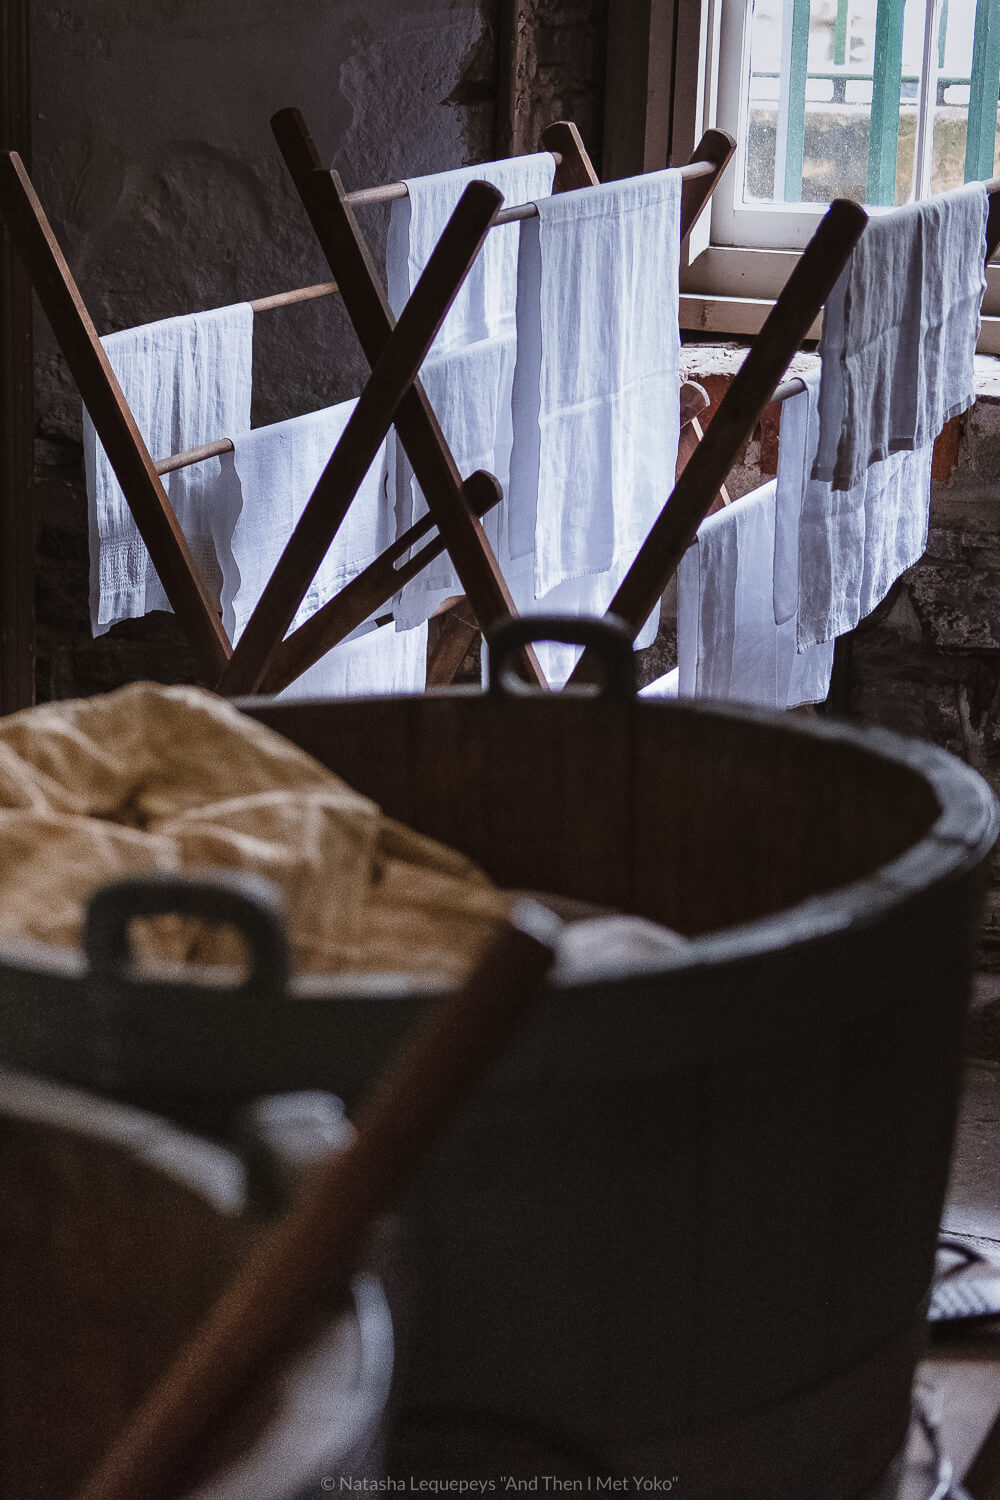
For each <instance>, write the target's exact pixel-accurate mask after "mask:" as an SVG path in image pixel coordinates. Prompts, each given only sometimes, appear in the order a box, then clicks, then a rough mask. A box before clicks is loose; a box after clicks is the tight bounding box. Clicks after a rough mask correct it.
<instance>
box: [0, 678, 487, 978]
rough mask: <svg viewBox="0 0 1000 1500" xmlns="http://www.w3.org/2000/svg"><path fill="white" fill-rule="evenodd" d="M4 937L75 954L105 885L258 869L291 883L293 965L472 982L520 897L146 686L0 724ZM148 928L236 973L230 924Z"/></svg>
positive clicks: (262, 746) (241, 721)
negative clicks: (472, 972)
mask: <svg viewBox="0 0 1000 1500" xmlns="http://www.w3.org/2000/svg"><path fill="white" fill-rule="evenodd" d="M0 851H2V852H0V933H5V934H7V935H9V936H12V935H18V936H25V937H32V938H37V939H40V940H41V941H43V942H47V943H54V944H58V945H60V946H63V947H76V946H78V945H79V941H80V929H81V923H82V919H83V912H84V907H85V904H86V902H87V899H88V897H89V896H90V895H91V894H92V892H93V891H94V890H96V889H97V888H98V887H99V886H100V885H103V884H104V883H105V882H107V881H109V880H113V879H116V878H118V877H120V876H122V875H131V874H135V873H138V872H142V871H149V870H171V871H184V870H188V871H201V870H205V869H206V868H209V867H215V868H219V867H221V868H224V869H227V870H250V871H253V872H254V873H255V874H257V875H263V876H266V877H267V878H268V879H269V880H271V881H273V882H274V884H275V885H276V886H277V887H278V888H279V889H280V890H281V892H282V893H283V896H284V903H285V923H286V927H287V931H288V936H289V941H290V944H291V948H292V962H293V966H294V968H295V969H296V970H297V971H298V972H312V973H325V974H329V973H337V972H358V971H368V972H377V973H385V972H403V971H405V972H408V973H414V972H415V973H424V974H433V975H441V976H448V977H452V978H458V977H461V976H464V975H465V974H466V973H467V972H468V970H469V968H470V967H471V966H472V965H473V964H474V963H475V961H476V959H477V958H478V957H479V955H480V954H481V953H482V952H483V951H484V949H485V948H486V947H487V946H488V944H489V942H490V941H491V939H492V938H493V937H494V936H495V935H496V929H497V924H498V923H499V922H500V921H501V920H502V919H503V917H504V916H505V915H506V913H507V911H508V909H509V904H510V903H509V898H505V897H504V896H503V895H502V894H501V893H500V892H499V891H497V890H496V889H495V888H494V887H493V886H492V885H491V884H490V882H489V881H488V880H487V879H486V877H485V876H484V875H483V874H482V873H481V872H480V871H479V870H478V869H477V868H476V867H475V866H474V865H472V864H471V863H470V862H469V861H468V860H467V859H465V858H464V857H463V856H462V855H459V854H456V853H454V852H453V851H451V850H449V849H447V848H445V847H444V846H443V845H441V844H437V843H434V842H433V841H432V840H430V839H425V838H423V837H422V836H421V835H419V834H416V833H413V832H411V831H410V830H408V829H406V828H404V827H402V826H401V825H400V824H398V823H395V822H393V821H392V820H391V819H389V818H386V817H384V816H383V814H382V813H381V811H380V810H379V808H378V807H377V806H376V805H375V804H374V803H373V802H370V801H369V800H368V799H367V798H366V797H362V796H361V795H359V793H357V792H354V791H352V790H351V788H350V787H348V786H346V785H345V783H344V782H342V781H340V780H339V779H338V778H337V777H336V776H334V775H332V774H331V773H330V772H329V771H327V770H326V769H324V767H322V766H321V765H319V764H318V762H316V761H314V760H313V759H312V758H311V756H308V755H306V754H305V753H304V752H303V751H301V750H299V749H297V748H296V747H295V746H294V745H292V744H290V743H289V742H288V741H287V740H285V739H283V738H282V737H281V736H280V735H278V734H275V733H274V732H273V731H271V730H269V729H267V728H265V727H264V726H263V725H260V724H257V723H255V722H254V721H253V720H251V719H248V718H246V717H245V716H244V715H242V714H240V713H239V712H237V710H236V709H234V708H232V707H231V706H230V705H229V704H227V703H225V702H224V701H223V700H222V699H220V698H217V697H215V696H214V695H213V694H211V693H207V692H203V691H202V690H200V689H198V688H186V687H180V688H165V687H158V686H155V685H153V684H148V683H138V684H135V685H133V686H130V687H125V688H121V689H119V690H118V691H117V692H113V693H108V694H106V695H105V696H102V697H98V698H89V699H83V700H79V701H74V702H68V703H57V704H48V705H45V706H43V707H40V708H33V709H26V710H24V711H23V712H21V713H17V714H13V715H11V716H10V717H9V718H6V719H3V720H0ZM137 925H141V928H142V936H141V939H140V947H141V948H142V949H143V951H146V949H147V947H148V951H149V952H150V953H152V954H155V955H156V956H159V957H162V958H165V959H169V960H171V961H174V962H193V963H205V964H216V963H218V964H229V963H233V962H234V961H236V958H237V956H238V954H239V945H238V942H237V940H236V938H235V937H234V935H233V934H231V933H228V932H227V931H226V930H225V929H219V928H212V927H208V926H206V925H205V924H202V923H199V922H198V921H197V920H194V919H190V918H181V917H176V918H175V917H169V918H157V919H155V920H154V921H150V922H144V923H142V924H137Z"/></svg>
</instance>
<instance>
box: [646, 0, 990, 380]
mask: <svg viewBox="0 0 1000 1500" xmlns="http://www.w3.org/2000/svg"><path fill="white" fill-rule="evenodd" d="M677 5H678V19H679V33H678V34H679V35H680V36H686V37H687V38H688V43H687V47H686V49H685V48H679V50H678V56H677V59H676V71H675V90H674V101H673V133H672V139H673V142H674V150H673V152H672V155H673V159H674V160H675V161H679V160H684V159H686V158H685V156H684V154H683V151H684V148H686V147H687V146H688V143H689V142H690V144H691V145H693V143H694V142H695V141H697V139H698V137H699V136H700V134H701V133H702V131H703V130H705V129H707V128H709V127H715V128H717V129H720V130H727V131H728V132H729V134H730V135H732V136H733V137H734V138H735V140H736V142H737V149H736V153H735V155H734V157H733V160H732V161H731V162H730V164H729V167H728V168H727V171H726V174H725V177H724V178H723V180H722V182H721V183H720V184H719V186H718V188H716V191H715V193H714V195H713V197H712V200H711V212H710V214H706V215H705V216H704V218H703V220H702V222H701V223H700V224H699V225H698V226H696V230H695V233H694V235H692V237H691V240H690V242H689V245H688V247H687V253H686V256H685V261H686V264H684V265H683V266H682V269H681V327H682V328H684V329H686V330H689V331H693V330H701V331H702V332H704V333H706V334H713V335H718V334H732V335H734V336H738V337H746V336H747V335H748V334H752V333H755V332H756V331H757V329H759V327H760V326H761V324H762V323H763V321H764V319H765V317H766V316H767V313H768V311H769V310H770V306H771V304H772V302H773V301H774V299H775V297H777V295H778V293H779V292H780V290H781V288H782V287H783V286H784V284H785V282H786V281H787V279H788V276H789V274H790V272H791V270H792V268H793V266H794V265H795V263H796V261H797V259H798V253H799V250H800V249H801V248H802V247H804V245H805V244H806V243H807V241H808V239H809V237H810V235H811V234H812V233H813V231H814V229H815V227H816V225H817V224H818V222H819V220H820V218H821V217H822V215H823V213H824V211H825V205H823V204H796V205H794V207H793V208H789V207H788V206H787V205H785V204H776V205H774V206H773V207H772V206H771V205H766V204H765V205H761V204H755V205H753V207H752V208H744V207H743V206H742V205H739V206H737V205H736V204H735V203H734V199H735V194H736V185H737V184H739V183H741V182H742V181H743V174H744V148H745V142H746V135H747V130H746V121H745V119H742V118H741V113H742V112H745V105H744V104H743V97H744V95H745V90H744V89H743V87H742V77H743V70H744V68H745V67H746V66H747V64H748V56H747V54H748V50H749V16H750V0H677ZM695 40H696V41H697V51H696V50H695V46H694V42H695ZM692 78H693V80H694V82H693V83H692ZM678 145H680V146H681V148H682V149H681V150H680V151H678V149H677V147H678ZM870 212H878V210H877V209H876V210H870ZM733 241H735V243H732V242H733ZM789 242H791V244H792V245H794V246H795V247H796V248H783V244H784V246H785V247H787V245H788V244H789ZM819 327H820V324H819V320H817V323H816V324H815V325H814V327H813V329H812V330H810V332H811V334H812V336H814V337H817V336H818V334H819ZM979 349H980V352H981V353H989V354H1000V265H996V264H995V265H992V266H990V268H989V269H988V271H987V292H986V299H985V302H984V317H983V332H982V336H981V338H980V342H979Z"/></svg>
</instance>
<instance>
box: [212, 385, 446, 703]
mask: <svg viewBox="0 0 1000 1500" xmlns="http://www.w3.org/2000/svg"><path fill="white" fill-rule="evenodd" d="M356 405H357V403H356V401H344V402H341V403H340V404H339V405H337V406H332V407H327V408H326V409H324V410H322V411H317V412H310V413H308V414H307V415H305V416H300V417H293V418H291V419H290V420H288V421H286V422H278V423H275V424H274V425H273V426H270V427H257V428H254V429H253V430H252V431H251V432H245V433H242V434H240V435H239V436H237V437H235V438H234V439H233V453H232V455H226V457H225V459H224V460H223V480H224V486H223V487H224V488H225V489H226V490H227V491H228V492H229V493H231V494H232V495H233V496H234V497H235V498H234V499H233V500H231V499H228V498H226V499H224V500H223V508H224V509H225V510H226V511H227V512H229V513H232V512H236V513H237V514H236V520H235V524H234V526H233V531H232V547H231V554H230V555H231V558H232V564H233V566H232V569H231V570H230V569H227V570H226V573H225V578H224V586H223V623H224V624H226V625H227V628H229V629H230V630H231V633H232V639H233V640H234V641H236V640H238V639H239V637H240V636H241V635H242V633H243V630H244V629H245V627H246V623H247V620H248V619H249V618H250V615H251V613H252V611H253V609H254V606H255V605H256V603H257V600H258V599H259V598H260V595H261V592H262V591H263V589H264V586H265V584H266V583H267V581H268V579H269V578H270V576H271V574H272V572H273V571H274V567H275V564H276V563H277V561H278V559H279V557H280V556H281V553H282V551H283V550H284V546H285V543H286V542H287V540H288V538H289V537H290V536H291V533H292V531H293V530H294V528H295V525H296V523H297V522H298V519H299V517H300V515H301V514H302V511H303V509H304V508H305V505H306V502H307V501H308V499H309V497H310V496H311V494H312V492H313V490H314V488H315V486H316V483H317V480H318V479H319V477H320V475H321V474H322V472H323V470H324V468H325V467H326V464H327V461H328V460H329V458H330V455H331V453H332V452H333V450H334V448H335V447H336V445H337V443H338V441H339V439H340V437H341V434H342V433H343V431H344V428H345V427H346V426H347V423H348V420H349V419H350V416H351V413H352V412H353V410H354V408H355V406H356ZM385 484H386V466H385V443H383V444H382V446H381V447H380V449H379V452H378V454H377V456H376V458H375V460H374V462H373V463H372V465H371V467H370V469H369V470H368V473H367V474H366V476H365V478H364V480H363V481H362V484H361V486H360V488H359V489H358V491H357V493H356V495H355V496H354V499H353V500H352V501H351V504H350V507H349V508H348V511H347V514H346V516H345V517H344V520H343V522H342V523H341V526H340V529H339V530H338V532H337V535H336V536H335V538H334V540H333V543H332V545H331V546H330V548H329V551H328V552H327V554H326V557H325V558H324V559H323V561H322V562H321V564H320V566H319V568H318V570H317V572H316V575H315V577H314V579H313V581H312V583H311V584H310V586H309V589H308V590H307V592H306V596H305V598H304V599H303V601H302V604H301V605H300V607H299V610H298V612H297V614H296V616H295V619H294V620H293V622H292V629H295V628H296V627H297V626H298V625H301V624H303V623H304V622H305V620H306V619H308V617H309V616H310V615H311V614H312V613H313V611H314V610H315V609H317V608H318V607H319V606H320V605H322V604H325V603H326V601H327V600H328V599H330V598H332V597H333V595H334V594H336V593H337V592H338V591H339V590H340V589H341V588H343V586H344V584H345V583H347V582H349V581H350V579H352V578H354V577H356V575H357V574H358V573H360V572H361V571H362V570H363V569H364V568H365V567H366V566H367V565H368V564H369V563H370V562H373V561H374V560H375V558H376V557H377V556H378V554H379V553H380V552H381V551H382V549H383V548H384V547H386V546H387V545H388V544H389V541H390V540H391V533H392V517H391V514H390V510H389V506H388V503H387V500H386V493H385ZM426 658H427V631H426V627H424V628H422V629H419V628H418V629H416V630H412V631H406V632H404V633H402V634H398V633H397V632H396V631H395V630H393V629H391V628H390V627H382V628H379V629H376V628H375V626H374V622H373V621H372V622H366V624H365V625H363V626H361V627H359V629H358V630H357V631H355V632H353V633H352V635H351V636H349V637H348V638H347V640H345V641H344V642H342V643H341V644H340V645H338V646H335V647H334V648H333V650H332V651H330V652H328V653H327V655H326V656H325V657H324V658H323V659H322V661H319V662H317V663H316V664H315V666H313V667H311V668H310V669H309V671H308V672H305V673H303V675H302V676H301V677H300V678H298V679H297V680H296V682H294V683H292V684H291V685H290V687H289V688H288V689H286V694H287V695H288V696H292V697H302V696H304V695H317V696H339V697H345V696H356V695H358V694H361V693H393V692H422V691H423V689H424V686H425V684H426Z"/></svg>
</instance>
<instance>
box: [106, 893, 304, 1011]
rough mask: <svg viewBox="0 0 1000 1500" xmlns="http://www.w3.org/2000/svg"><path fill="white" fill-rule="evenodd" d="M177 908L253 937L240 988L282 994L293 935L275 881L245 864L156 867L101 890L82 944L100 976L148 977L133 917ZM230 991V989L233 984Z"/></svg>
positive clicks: (248, 938)
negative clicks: (132, 935)
mask: <svg viewBox="0 0 1000 1500" xmlns="http://www.w3.org/2000/svg"><path fill="white" fill-rule="evenodd" d="M173 913H177V914H178V915H182V916H193V917H201V918H202V919H203V920H204V921H206V922H220V923H222V922H224V923H226V924H227V925H229V926H231V927H233V928H235V929H236V931H237V932H238V933H239V934H240V936H241V937H242V938H243V940H244V941H245V943H246V945H247V956H248V970H249V972H248V974H247V977H246V979H245V980H244V981H243V982H242V984H240V985H238V986H236V990H237V992H239V993H243V992H246V993H247V994H251V993H252V994H255V995H257V996H258V997H259V996H260V995H261V994H282V993H283V992H284V989H285V986H286V984H287V981H288V975H289V970H290V961H289V954H288V942H287V940H286V938H285V928H284V923H283V921H282V916H281V896H280V893H279V891H278V889H277V887H276V886H274V885H272V884H271V882H270V881H269V880H264V879H263V878H262V877H261V876H258V875H252V874H250V873H249V872H247V871H242V870H211V871H200V872H196V873H194V874H191V875H175V874H173V873H171V872H168V871H159V870H157V871H152V872H150V873H148V874H143V875H131V876H127V877H125V878H124V879H122V880H113V881H111V882H109V884H107V885H104V886H101V888H100V890H98V891H95V893H94V895H93V896H92V897H91V899H90V902H89V903H88V906H87V910H86V913H85V915H84V921H83V949H84V952H85V954H86V956H87V962H88V964H89V966H90V972H91V974H92V975H94V976H95V977H96V978H98V979H102V980H112V981H115V980H117V981H120V982H124V983H128V984H132V985H135V984H142V983H143V980H142V978H141V977H139V976H137V975H136V974H135V972H134V970H133V967H132V947H131V943H130V941H129V924H130V923H131V922H132V921H134V920H135V918H136V917H158V916H166V915H168V914H173ZM230 993H232V992H230Z"/></svg>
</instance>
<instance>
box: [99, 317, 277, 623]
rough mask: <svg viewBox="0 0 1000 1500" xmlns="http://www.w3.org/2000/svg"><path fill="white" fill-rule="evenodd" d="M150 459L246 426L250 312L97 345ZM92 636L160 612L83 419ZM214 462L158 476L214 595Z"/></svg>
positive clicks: (222, 558) (128, 517)
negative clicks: (162, 479)
mask: <svg viewBox="0 0 1000 1500" xmlns="http://www.w3.org/2000/svg"><path fill="white" fill-rule="evenodd" d="M101 343H102V345H103V346H104V350H105V353H106V354H107V356H108V359H109V361H110V363H111V368H112V369H113V370H114V372H115V375H116V377H117V379H118V383H119V385H120V386H121V388H122V392H123V394H124V396H125V400H126V401H127V402H128V405H129V408H130V410H131V412H132V415H133V416H134V418H135V421H136V424H137V426H138V428H139V431H140V432H141V433H142V435H143V438H144V439H145V442H146V446H147V448H148V449H149V451H150V453H151V455H152V457H153V458H154V459H159V458H167V457H169V456H170V454H172V453H180V452H183V451H184V450H185V449H188V448H196V447H199V446H200V445H201V444H202V443H210V442H214V441H215V440H216V439H217V438H220V437H232V436H234V435H235V434H237V433H241V432H245V431H246V430H247V429H248V428H249V426H250V396H251V388H252V365H253V313H252V311H251V309H250V306H249V304H248V303H245V302H244V303H237V304H235V305H234V306H232V307H222V308H217V309H215V310H214V311H212V312H203V313H192V314H189V315H186V316H184V317H180V318H166V319H164V320H162V321H161V322H158V323H149V324H146V325H144V326H143V327H141V328H128V329H125V330H124V331H123V332H121V333H112V334H109V335H108V336H107V337H106V338H104V339H102V340H101ZM83 451H84V462H85V467H86V474H87V496H88V517H89V529H90V605H91V627H92V630H93V633H94V635H95V636H96V635H103V634H104V632H105V631H106V630H108V629H109V628H110V626H112V625H114V624H115V623H116V622H117V621H119V620H130V619H135V618H137V617H138V616H140V615H144V614H147V613H148V612H149V611H150V610H153V609H169V608H170V605H169V603H168V602H167V597H166V594H165V593H164V592H163V586H162V585H161V583H160V580H159V578H158V577H157V575H156V570H155V569H154V567H153V564H152V562H151V561H150V557H149V553H148V552H147V551H146V546H145V543H144V542H143V540H142V538H141V537H140V535H139V531H138V528H137V527H136V524H135V521H134V520H133V518H132V512H131V511H130V510H129V507H128V502H127V501H126V499H125V496H124V494H123V493H122V490H121V487H120V486H119V484H118V481H117V479H116V478H115V475H114V471H113V469H112V468H111V464H110V462H109V461H108V458H107V455H106V454H105V452H104V449H103V448H102V447H101V445H100V443H99V442H98V440H97V434H96V433H95V431H94V427H93V424H92V422H91V421H90V418H89V417H88V415H87V413H86V412H84V423H83ZM219 477H220V465H219V460H218V459H217V458H212V459H207V460H206V461H205V462H204V463H200V464H193V465H191V467H190V468H186V469H179V470H177V471H176V472H175V473H173V474H168V475H165V476H164V481H163V482H164V487H165V489H166V492H167V495H168V496H169V498H170V503H171V505H172V506H173V508H174V511H175V512H176V515H177V519H178V521H179V522H180V525H181V528H182V530H183V532H184V535H185V537H186V539H187V542H188V546H189V547H190V549H191V552H192V554H193V556H194V560H195V563H196V565H197V567H198V569H199V572H200V573H201V576H202V578H203V579H204V581H205V583H206V585H207V587H208V589H209V591H210V592H213V593H215V595H216V597H218V596H219V593H220V591H221V587H222V574H223V571H224V568H225V567H226V566H227V565H228V563H229V558H228V556H227V553H228V546H229V538H230V537H231V534H232V524H233V517H232V516H231V515H229V514H226V513H225V512H224V511H223V509H222V508H221V507H220V506H219V504H218V499H217V488H218V482H219Z"/></svg>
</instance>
